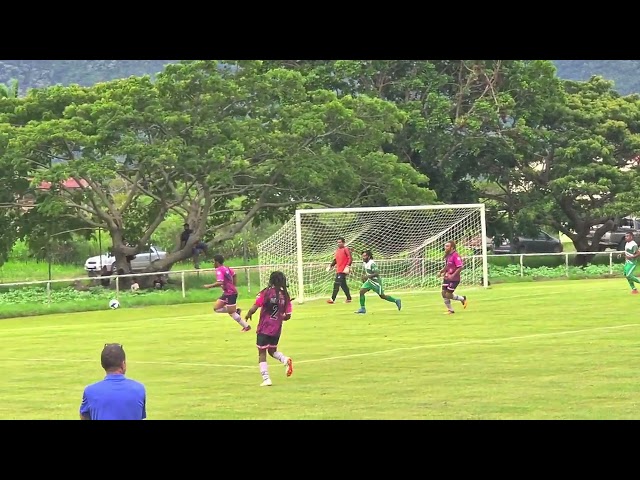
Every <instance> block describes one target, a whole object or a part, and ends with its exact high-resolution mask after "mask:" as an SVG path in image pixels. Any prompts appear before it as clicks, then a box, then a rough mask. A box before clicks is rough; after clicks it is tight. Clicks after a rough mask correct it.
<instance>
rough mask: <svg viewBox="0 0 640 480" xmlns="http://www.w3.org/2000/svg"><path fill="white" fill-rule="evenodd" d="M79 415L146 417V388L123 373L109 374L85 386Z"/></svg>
mask: <svg viewBox="0 0 640 480" xmlns="http://www.w3.org/2000/svg"><path fill="white" fill-rule="evenodd" d="M80 415H82V416H84V417H90V418H91V420H144V419H145V418H147V392H146V390H145V387H144V385H143V384H142V383H140V382H136V381H135V380H131V379H129V378H126V377H125V376H124V375H122V374H108V375H107V376H106V377H104V380H101V381H99V382H96V383H93V384H91V385H88V386H87V387H85V389H84V393H83V395H82V403H81V404H80Z"/></svg>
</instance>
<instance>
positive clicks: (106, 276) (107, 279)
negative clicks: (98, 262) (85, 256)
mask: <svg viewBox="0 0 640 480" xmlns="http://www.w3.org/2000/svg"><path fill="white" fill-rule="evenodd" d="M100 276H101V277H102V278H101V279H100V284H101V285H102V286H103V287H105V288H108V287H109V285H111V273H109V270H107V266H106V265H103V266H102V271H101V272H100Z"/></svg>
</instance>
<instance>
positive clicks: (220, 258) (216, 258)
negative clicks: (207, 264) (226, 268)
mask: <svg viewBox="0 0 640 480" xmlns="http://www.w3.org/2000/svg"><path fill="white" fill-rule="evenodd" d="M213 261H214V262H218V263H219V264H220V265H224V257H223V256H222V255H220V254H217V255H214V256H213Z"/></svg>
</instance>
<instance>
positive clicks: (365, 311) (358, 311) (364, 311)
mask: <svg viewBox="0 0 640 480" xmlns="http://www.w3.org/2000/svg"><path fill="white" fill-rule="evenodd" d="M355 313H367V310H366V309H365V308H359V309H358V310H356V311H355Z"/></svg>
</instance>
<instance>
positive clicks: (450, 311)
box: [444, 310, 456, 315]
mask: <svg viewBox="0 0 640 480" xmlns="http://www.w3.org/2000/svg"><path fill="white" fill-rule="evenodd" d="M454 313H456V312H454V311H453V310H447V311H446V312H444V314H445V315H453V314H454Z"/></svg>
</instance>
